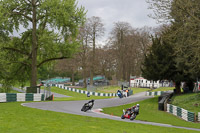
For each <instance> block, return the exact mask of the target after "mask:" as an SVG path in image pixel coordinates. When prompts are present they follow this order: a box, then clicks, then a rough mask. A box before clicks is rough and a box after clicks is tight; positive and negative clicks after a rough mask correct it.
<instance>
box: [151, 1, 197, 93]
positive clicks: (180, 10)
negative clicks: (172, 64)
mask: <svg viewBox="0 0 200 133" xmlns="http://www.w3.org/2000/svg"><path fill="white" fill-rule="evenodd" d="M164 1H165V2H163V1H162V0H151V1H149V2H150V3H151V8H152V9H153V10H154V12H155V14H154V16H157V17H156V19H157V20H158V19H160V18H162V17H163V18H165V19H166V20H168V22H170V28H171V33H170V34H168V36H167V38H168V40H170V41H171V42H172V43H173V45H175V47H174V48H175V54H176V55H177V56H176V59H175V60H176V65H177V68H178V69H179V70H180V71H182V72H184V75H185V77H187V79H184V81H186V82H190V83H189V84H192V82H194V81H195V80H196V78H198V77H200V65H199V60H200V54H199V50H198V49H199V48H200V45H199V43H200V37H199V35H200V25H199V22H200V16H199V14H200V6H199V5H200V1H199V0H164ZM156 2H157V4H156ZM159 10H160V12H159ZM165 14H167V15H165ZM166 16H168V17H166ZM190 89H191V90H192V89H193V88H192V86H191V87H190Z"/></svg>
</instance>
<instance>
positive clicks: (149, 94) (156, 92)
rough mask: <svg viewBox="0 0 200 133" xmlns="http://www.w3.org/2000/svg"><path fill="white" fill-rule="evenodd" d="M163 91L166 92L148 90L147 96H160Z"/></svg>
mask: <svg viewBox="0 0 200 133" xmlns="http://www.w3.org/2000/svg"><path fill="white" fill-rule="evenodd" d="M163 93H165V91H155V92H149V91H147V92H146V96H160V95H162V94H163Z"/></svg>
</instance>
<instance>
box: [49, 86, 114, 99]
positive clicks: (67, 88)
mask: <svg viewBox="0 0 200 133" xmlns="http://www.w3.org/2000/svg"><path fill="white" fill-rule="evenodd" d="M50 86H53V84H50ZM55 86H56V87H58V88H61V89H65V90H68V91H73V92H77V93H81V94H87V93H88V92H89V93H90V95H94V96H107V97H116V96H117V94H116V93H97V92H91V91H84V90H79V89H75V88H70V87H66V86H64V84H55Z"/></svg>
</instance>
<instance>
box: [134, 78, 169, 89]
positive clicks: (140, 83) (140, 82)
mask: <svg viewBox="0 0 200 133" xmlns="http://www.w3.org/2000/svg"><path fill="white" fill-rule="evenodd" d="M130 86H131V87H138V88H139V87H142V88H143V87H144V88H159V87H170V86H172V83H170V82H168V81H167V80H164V81H159V80H158V81H153V80H147V79H144V78H143V77H139V78H131V79H130Z"/></svg>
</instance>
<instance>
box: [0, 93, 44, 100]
mask: <svg viewBox="0 0 200 133" xmlns="http://www.w3.org/2000/svg"><path fill="white" fill-rule="evenodd" d="M23 101H44V94H38V93H0V102H23Z"/></svg>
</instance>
